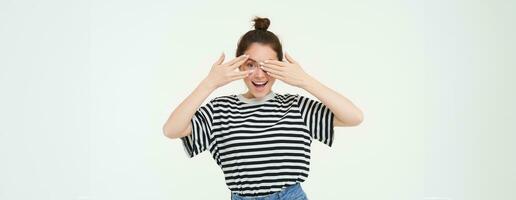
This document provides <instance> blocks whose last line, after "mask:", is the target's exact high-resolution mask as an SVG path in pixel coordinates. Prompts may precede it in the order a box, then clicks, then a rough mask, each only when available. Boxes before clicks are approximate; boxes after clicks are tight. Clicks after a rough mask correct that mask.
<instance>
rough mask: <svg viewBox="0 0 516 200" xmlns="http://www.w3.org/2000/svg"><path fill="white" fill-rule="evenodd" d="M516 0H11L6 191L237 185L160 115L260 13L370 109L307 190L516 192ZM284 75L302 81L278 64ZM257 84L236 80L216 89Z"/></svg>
mask: <svg viewBox="0 0 516 200" xmlns="http://www.w3.org/2000/svg"><path fill="white" fill-rule="evenodd" d="M515 10H516V3H515V2H514V1H501V0H499V1H474V2H472V1H444V0H438V1H427V2H423V1H403V0H400V1H368V0H366V1H348V2H345V1H335V2H324V1H316V2H311V3H308V1H307V2H306V3H304V2H300V1H250V2H246V1H211V2H208V1H189V2H187V1H181V2H173V1H139V2H137V1H127V0H126V1H122V0H105V1H65V0H62V1H56V0H52V1H14V0H2V1H0V95H1V98H0V122H1V126H0V159H1V161H0V162H1V163H0V199H6V200H10V199H24V200H29V199H38V200H39V199H52V200H65V199H66V200H68V199H73V200H75V199H77V200H86V199H92V200H93V199H94V200H101V199H102V200H104V199H105V200H110V199H127V200H128V199H135V200H136V199H156V200H157V199H163V200H165V199H229V190H228V189H227V187H226V185H225V183H224V177H223V174H222V171H221V170H220V169H219V168H218V166H217V165H216V164H215V162H214V161H213V160H212V158H211V155H210V154H209V152H204V153H203V154H201V155H199V156H198V157H196V158H193V159H188V158H187V157H186V154H185V152H184V149H183V147H182V146H181V143H180V141H179V140H170V139H167V138H166V137H164V136H163V134H162V132H161V128H162V125H163V123H164V122H165V120H166V118H167V117H168V115H169V114H170V112H171V111H172V109H173V108H174V107H175V106H176V105H178V104H179V103H180V102H181V101H182V100H183V99H184V98H185V97H186V96H187V95H188V94H189V93H190V92H191V91H192V90H193V89H194V88H195V87H196V85H197V84H198V83H199V81H200V80H201V79H202V78H203V77H204V76H205V75H206V74H207V73H208V71H209V67H210V66H211V64H212V63H213V62H214V61H215V60H216V59H217V58H218V56H219V55H220V53H221V52H225V53H226V58H227V59H232V58H234V54H235V50H236V44H237V41H238V39H239V37H240V36H241V35H242V34H244V33H245V32H246V31H248V30H250V29H251V26H252V23H251V19H252V18H253V16H255V15H257V16H262V17H268V18H270V19H271V26H270V27H269V30H270V31H272V32H274V33H276V34H277V35H278V37H279V38H280V40H281V41H282V42H283V45H284V50H285V51H286V52H289V53H290V54H291V55H292V56H293V57H294V58H295V59H297V61H298V62H300V63H301V65H302V66H303V68H304V69H305V71H307V72H308V73H310V74H311V75H312V76H314V77H316V78H317V79H319V80H320V81H321V82H323V83H324V84H326V85H327V86H329V87H331V88H333V89H335V90H337V91H339V92H340V93H342V94H343V95H345V96H346V97H348V98H349V99H350V100H352V101H353V102H354V103H355V104H356V105H357V106H359V107H360V108H361V109H362V110H363V111H364V114H365V121H364V122H363V123H362V124H361V125H360V126H358V127H347V128H341V127H339V128H336V134H337V135H336V138H335V143H334V146H333V147H331V148H328V147H326V146H324V145H322V144H321V143H318V142H314V146H313V150H312V163H311V169H310V176H309V178H308V180H307V181H306V182H304V183H303V184H302V185H303V188H304V190H305V191H306V193H307V194H308V197H309V198H310V199H317V200H319V199H356V200H359V199H367V200H380V199H381V200H386V199H390V200H419V199H426V200H428V199H433V200H437V199H441V200H444V199H446V200H476V199H478V200H484V199H497V200H510V199H516V192H515V190H514V185H516V170H515V169H516V156H515V155H514V152H516V148H515V144H514V143H515V141H516V137H515V135H514V134H515V133H516V128H515V127H514V123H515V122H516V114H515V112H516V106H515V105H514V102H516V94H515V91H516V90H515V86H516V81H515V79H514V76H515V75H516V69H515V67H516V59H515V58H514V56H515V53H516V51H515V50H516V48H515V45H516V39H515V37H514V35H516V27H515V26H516V23H515V21H516V14H515V13H516V12H515ZM274 90H275V91H277V92H280V93H284V92H290V93H300V94H307V93H306V92H305V91H303V90H301V89H298V88H293V87H291V86H289V85H286V84H284V83H281V82H279V81H278V82H277V83H276V85H275V87H274ZM244 91H245V86H244V84H243V83H242V82H241V81H238V82H233V83H231V84H229V85H227V86H225V87H223V88H220V89H219V90H217V91H216V92H214V93H213V94H212V95H211V96H210V98H212V97H215V96H218V95H224V94H236V93H241V92H244Z"/></svg>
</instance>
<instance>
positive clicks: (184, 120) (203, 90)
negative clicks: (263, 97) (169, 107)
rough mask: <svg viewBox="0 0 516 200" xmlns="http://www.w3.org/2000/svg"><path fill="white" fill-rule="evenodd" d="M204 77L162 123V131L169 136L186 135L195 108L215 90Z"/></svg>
mask: <svg viewBox="0 0 516 200" xmlns="http://www.w3.org/2000/svg"><path fill="white" fill-rule="evenodd" d="M215 88H216V87H215V86H213V85H211V84H210V83H209V81H207V80H206V79H205V80H203V81H202V82H201V83H200V84H199V85H198V86H197V87H196V88H195V90H194V91H193V92H192V93H191V94H190V95H189V96H188V97H186V99H184V100H183V102H181V104H179V105H178V106H177V107H176V109H174V111H173V112H172V114H171V115H170V116H169V118H168V120H167V121H166V123H165V124H164V125H163V133H164V134H165V135H166V136H167V137H169V138H179V137H183V136H186V134H188V133H189V132H190V131H189V130H188V128H190V129H191V125H190V121H191V119H192V117H193V116H194V114H195V112H196V111H197V109H198V108H199V107H200V106H201V105H202V103H203V102H204V101H205V100H206V98H207V97H208V96H209V95H210V94H211V93H212V92H213V91H214V90H215Z"/></svg>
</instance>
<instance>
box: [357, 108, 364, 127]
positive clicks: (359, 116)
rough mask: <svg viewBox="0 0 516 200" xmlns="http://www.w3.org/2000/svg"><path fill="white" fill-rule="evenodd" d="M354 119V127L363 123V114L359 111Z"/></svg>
mask: <svg viewBox="0 0 516 200" xmlns="http://www.w3.org/2000/svg"><path fill="white" fill-rule="evenodd" d="M356 118H357V119H356V120H355V126H358V125H360V124H361V123H362V122H363V121H364V113H363V112H362V111H359V112H358V115H357V117H356Z"/></svg>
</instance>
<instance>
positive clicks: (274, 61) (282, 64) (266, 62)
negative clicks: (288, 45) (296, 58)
mask: <svg viewBox="0 0 516 200" xmlns="http://www.w3.org/2000/svg"><path fill="white" fill-rule="evenodd" d="M263 62H264V63H265V64H269V63H270V64H274V65H278V66H281V67H286V66H288V65H289V63H287V62H283V61H279V60H265V61H263Z"/></svg>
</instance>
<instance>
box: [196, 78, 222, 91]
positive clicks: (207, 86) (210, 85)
mask: <svg viewBox="0 0 516 200" xmlns="http://www.w3.org/2000/svg"><path fill="white" fill-rule="evenodd" d="M199 87H201V88H204V89H207V90H209V91H210V92H211V91H213V90H215V89H217V88H218V87H217V85H215V84H214V83H213V81H210V79H208V77H206V78H204V79H203V80H202V81H201V83H200V84H199Z"/></svg>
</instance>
